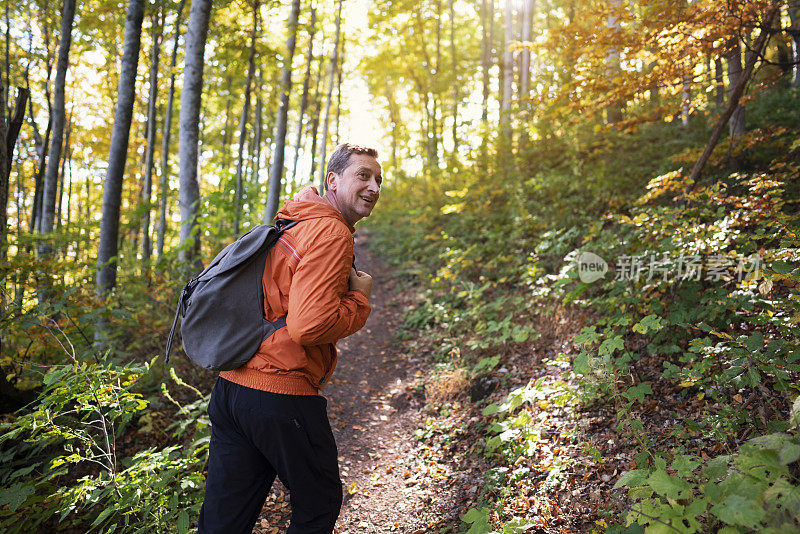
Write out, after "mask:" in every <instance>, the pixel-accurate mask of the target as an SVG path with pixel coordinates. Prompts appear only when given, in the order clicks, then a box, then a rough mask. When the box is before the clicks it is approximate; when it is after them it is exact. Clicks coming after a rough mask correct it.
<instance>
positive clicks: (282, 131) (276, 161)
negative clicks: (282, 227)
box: [264, 0, 341, 224]
mask: <svg viewBox="0 0 800 534" xmlns="http://www.w3.org/2000/svg"><path fill="white" fill-rule="evenodd" d="M340 1H341V0H340ZM299 18H300V0H293V1H292V14H291V15H290V16H289V25H288V30H289V38H288V39H287V40H286V50H287V54H286V59H285V60H284V63H283V72H282V73H281V101H280V105H279V106H278V115H277V117H276V119H275V152H273V154H272V164H271V165H270V169H269V193H268V194H267V206H266V208H265V209H264V222H265V223H266V224H269V223H270V222H272V219H274V218H275V214H276V213H277V212H278V202H279V201H280V198H281V184H282V181H283V157H284V152H285V150H286V119H287V114H288V113H289V96H290V92H291V90H292V59H293V58H294V48H295V43H296V42H297V20H298V19H299Z"/></svg>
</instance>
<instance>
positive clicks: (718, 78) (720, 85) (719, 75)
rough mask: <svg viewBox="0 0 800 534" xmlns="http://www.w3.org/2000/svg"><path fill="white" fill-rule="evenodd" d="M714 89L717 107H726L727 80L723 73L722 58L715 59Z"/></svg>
mask: <svg viewBox="0 0 800 534" xmlns="http://www.w3.org/2000/svg"><path fill="white" fill-rule="evenodd" d="M714 89H715V93H716V101H717V107H718V108H721V107H722V106H724V105H725V78H724V77H723V72H722V58H720V57H715V58H714Z"/></svg>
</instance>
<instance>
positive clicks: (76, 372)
mask: <svg viewBox="0 0 800 534" xmlns="http://www.w3.org/2000/svg"><path fill="white" fill-rule="evenodd" d="M150 369H151V365H150V364H148V365H142V364H133V365H121V364H119V363H117V362H115V361H114V360H112V359H111V358H109V357H107V356H106V357H104V358H102V359H99V360H97V361H81V360H78V359H74V360H73V361H72V363H70V364H65V365H54V366H52V367H51V368H50V369H48V370H46V372H45V374H44V377H43V384H44V387H43V389H42V391H41V392H40V394H39V398H38V399H37V401H36V402H35V403H34V404H33V405H32V406H31V407H30V408H27V409H25V410H24V411H22V412H21V413H20V414H19V415H18V416H17V417H15V418H13V419H12V420H11V421H9V422H5V423H3V424H2V427H1V430H2V433H3V434H2V436H0V444H2V445H3V447H2V453H0V454H1V455H2V458H3V462H2V467H0V480H1V481H2V484H3V487H4V488H5V489H3V490H2V491H0V502H2V503H3V506H2V508H0V517H1V518H2V521H3V524H4V526H5V528H6V530H5V531H6V532H10V533H13V532H32V531H35V530H37V529H39V528H43V527H45V526H47V525H49V526H51V527H52V526H54V525H60V527H67V526H69V525H87V526H90V528H91V529H95V528H96V529H100V530H105V531H109V530H114V531H117V532H131V533H133V532H142V533H143V532H188V529H189V526H190V521H189V518H190V517H194V516H195V515H196V513H197V511H198V510H199V505H200V503H201V501H202V491H203V476H202V468H203V465H204V463H205V461H206V457H207V439H208V421H207V419H206V417H205V415H204V414H203V413H202V409H201V408H199V406H200V405H201V404H204V403H205V402H207V399H206V398H204V397H201V399H200V401H201V402H198V403H195V404H194V405H192V408H191V409H188V408H184V410H183V411H182V412H181V413H180V414H179V416H180V417H181V418H185V419H186V420H187V421H190V422H191V424H184V426H182V427H181V429H180V430H179V432H178V434H177V435H178V436H179V437H181V438H186V437H193V438H192V439H193V440H194V442H193V444H192V445H191V446H189V447H182V446H179V445H173V446H166V447H158V448H157V447H150V448H145V449H142V450H138V451H133V454H132V455H131V456H130V457H126V458H120V456H119V455H120V453H121V452H122V451H121V446H120V443H121V442H122V438H123V436H125V435H126V434H127V433H130V432H133V431H134V430H133V426H134V423H135V420H136V419H140V420H141V419H142V417H144V416H145V415H146V410H147V409H148V402H147V401H146V400H145V399H144V398H143V396H142V395H141V393H139V392H137V391H136V387H137V385H138V383H139V381H140V380H141V379H142V378H143V377H144V376H145V375H146V374H147V373H148V372H150Z"/></svg>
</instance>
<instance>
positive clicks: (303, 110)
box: [292, 7, 317, 185]
mask: <svg viewBox="0 0 800 534" xmlns="http://www.w3.org/2000/svg"><path fill="white" fill-rule="evenodd" d="M316 21H317V9H316V8H314V7H312V8H311V21H310V22H309V26H308V52H306V75H305V79H304V80H303V96H302V97H301V98H300V117H299V118H298V120H297V137H296V138H295V142H294V163H293V164H292V183H293V184H295V185H296V184H297V160H298V159H299V157H300V141H301V139H302V136H303V119H304V118H305V113H306V107H307V106H308V89H309V85H311V60H312V59H313V58H314V33H315V24H316Z"/></svg>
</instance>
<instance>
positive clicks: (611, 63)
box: [606, 0, 622, 124]
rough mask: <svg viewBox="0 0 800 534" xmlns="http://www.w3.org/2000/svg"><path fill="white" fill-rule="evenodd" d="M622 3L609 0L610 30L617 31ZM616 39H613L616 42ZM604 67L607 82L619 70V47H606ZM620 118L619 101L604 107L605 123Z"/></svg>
mask: <svg viewBox="0 0 800 534" xmlns="http://www.w3.org/2000/svg"><path fill="white" fill-rule="evenodd" d="M621 5H622V0H611V9H612V11H611V13H609V15H608V20H607V22H606V27H607V28H608V29H610V30H611V31H612V32H615V33H616V32H618V31H619V14H618V13H617V12H618V11H619V9H620V6H621ZM617 40H618V39H615V40H614V41H615V42H616V41H617ZM606 69H607V77H608V80H609V83H611V80H613V79H614V77H615V76H616V75H617V73H618V72H619V70H620V65H619V48H617V45H616V44H614V45H612V46H611V47H610V48H609V49H608V53H607V54H606ZM621 120H622V106H621V104H620V102H612V103H611V104H609V106H608V107H607V108H606V124H615V123H617V122H620V121H621Z"/></svg>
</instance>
